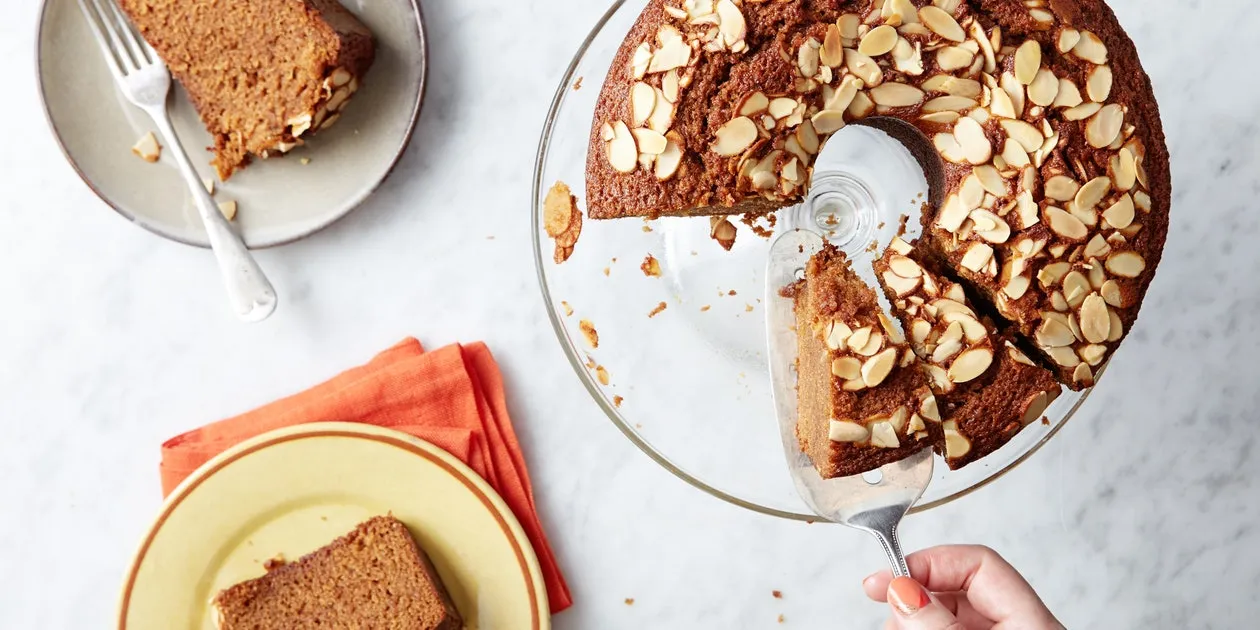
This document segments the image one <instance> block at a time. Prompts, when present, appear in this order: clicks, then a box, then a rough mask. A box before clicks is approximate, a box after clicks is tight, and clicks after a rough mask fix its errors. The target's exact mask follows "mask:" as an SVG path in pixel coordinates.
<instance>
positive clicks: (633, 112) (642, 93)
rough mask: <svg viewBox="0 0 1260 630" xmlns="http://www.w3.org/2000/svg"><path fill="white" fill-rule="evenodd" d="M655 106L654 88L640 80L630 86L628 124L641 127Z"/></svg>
mask: <svg viewBox="0 0 1260 630" xmlns="http://www.w3.org/2000/svg"><path fill="white" fill-rule="evenodd" d="M655 108H656V90H655V89H653V88H652V86H651V85H648V84H647V83H644V82H642V81H638V82H636V83H635V84H634V85H633V86H632V87H631V88H630V125H631V126H632V127H642V126H643V125H644V124H646V123H647V121H648V118H650V117H651V116H652V110H653V109H655Z"/></svg>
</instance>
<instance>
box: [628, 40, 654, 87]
mask: <svg viewBox="0 0 1260 630" xmlns="http://www.w3.org/2000/svg"><path fill="white" fill-rule="evenodd" d="M651 62H652V45H651V44H649V43H647V42H643V43H642V44H639V47H638V48H635V49H634V56H633V57H631V59H630V73H631V74H632V75H634V78H636V79H642V78H643V77H644V75H646V74H647V69H648V65H649V64H650V63H651Z"/></svg>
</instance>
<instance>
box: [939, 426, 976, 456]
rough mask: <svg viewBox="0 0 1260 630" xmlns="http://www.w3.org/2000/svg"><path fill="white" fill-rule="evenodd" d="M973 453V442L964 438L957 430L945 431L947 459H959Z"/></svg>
mask: <svg viewBox="0 0 1260 630" xmlns="http://www.w3.org/2000/svg"><path fill="white" fill-rule="evenodd" d="M970 452H971V440H968V439H967V438H965V437H963V436H962V434H961V433H959V432H958V430H957V429H946V430H945V457H946V458H948V459H957V458H959V457H963V456H964V455H966V454H967V453H970Z"/></svg>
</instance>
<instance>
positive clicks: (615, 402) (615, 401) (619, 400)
mask: <svg viewBox="0 0 1260 630" xmlns="http://www.w3.org/2000/svg"><path fill="white" fill-rule="evenodd" d="M625 401H626V399H625V398H622V397H621V396H613V406H614V407H616V408H618V409H621V403H623V402H625Z"/></svg>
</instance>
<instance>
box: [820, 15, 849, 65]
mask: <svg viewBox="0 0 1260 630" xmlns="http://www.w3.org/2000/svg"><path fill="white" fill-rule="evenodd" d="M818 60H819V61H821V62H822V64H823V65H825V66H827V67H828V68H839V67H840V66H842V65H844V43H843V41H842V37H841V35H840V27H839V26H836V25H835V24H832V25H830V26H828V27H827V34H826V36H824V37H823V43H822V47H821V48H819V49H818Z"/></svg>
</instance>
